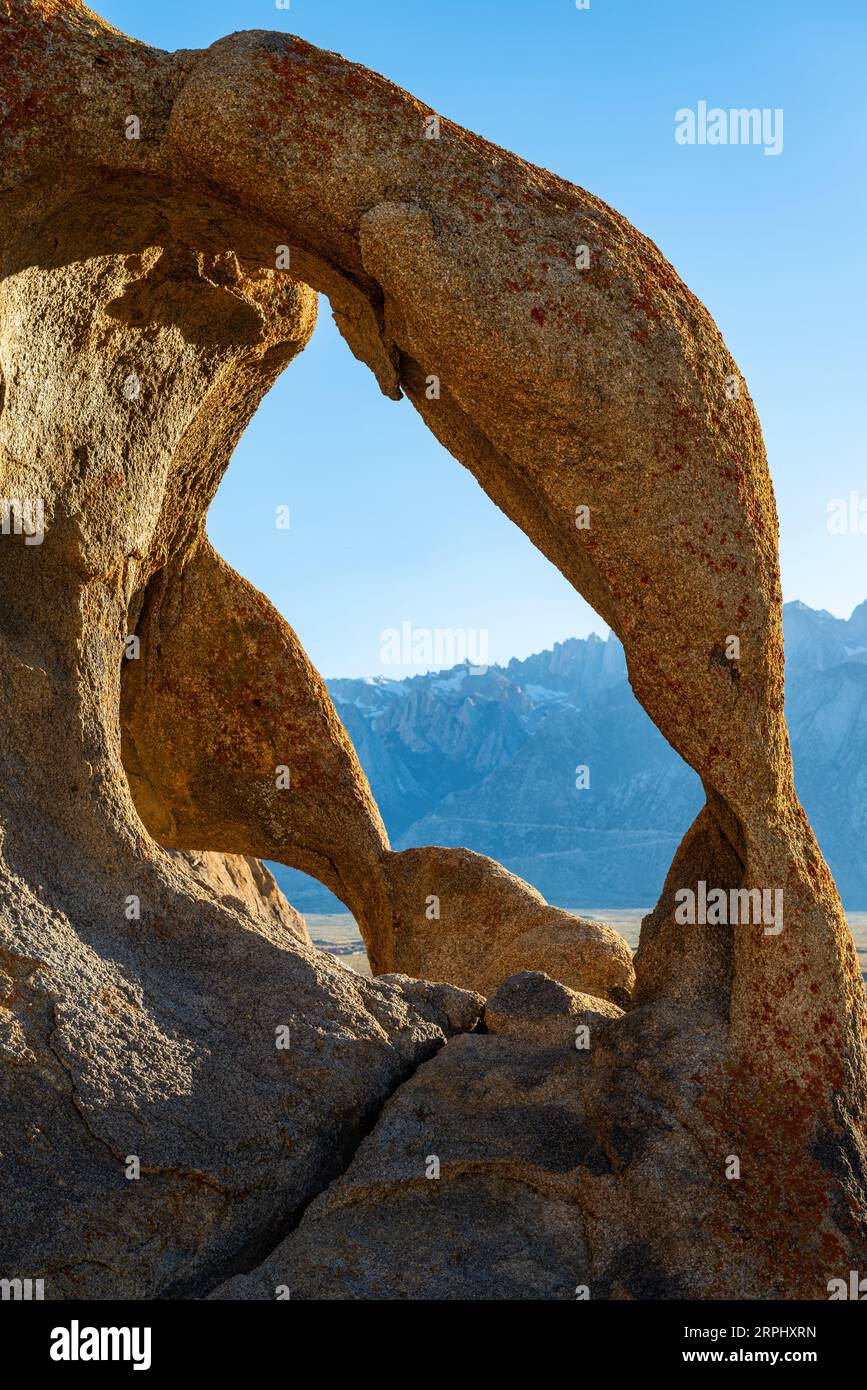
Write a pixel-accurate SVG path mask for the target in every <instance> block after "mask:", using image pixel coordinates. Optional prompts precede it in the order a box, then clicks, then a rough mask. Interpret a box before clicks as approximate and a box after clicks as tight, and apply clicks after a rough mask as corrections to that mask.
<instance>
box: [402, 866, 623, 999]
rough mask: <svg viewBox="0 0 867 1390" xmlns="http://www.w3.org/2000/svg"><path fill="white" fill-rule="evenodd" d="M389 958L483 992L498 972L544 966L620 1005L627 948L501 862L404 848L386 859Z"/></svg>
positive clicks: (430, 976)
mask: <svg viewBox="0 0 867 1390" xmlns="http://www.w3.org/2000/svg"><path fill="white" fill-rule="evenodd" d="M387 877H388V884H389V899H390V901H391V904H392V910H393V913H394V939H393V959H394V963H395V967H396V968H397V969H398V970H402V971H403V972H404V973H405V974H407V975H419V976H424V977H425V978H427V979H430V980H451V981H452V983H454V984H456V985H462V986H463V987H464V988H465V989H472V990H476V991H478V993H480V994H484V995H490V994H492V993H493V992H494V990H495V989H496V988H497V985H498V984H499V983H500V982H501V981H502V980H504V979H505V978H506V977H507V976H508V975H513V974H515V972H516V971H520V970H545V971H547V972H548V974H550V975H554V976H556V978H557V979H558V980H562V981H563V983H564V984H566V985H570V986H571V987H572V988H573V989H577V990H584V991H586V992H587V993H589V994H595V995H598V996H599V997H600V998H602V999H609V1000H611V1001H612V1002H613V1003H615V1004H620V1005H625V1004H627V1003H628V1001H629V996H630V994H631V992H632V988H633V985H634V983H635V976H634V972H633V968H632V952H631V951H630V949H629V947H628V946H627V944H626V942H625V941H624V940H623V938H622V937H621V936H620V935H619V934H618V933H617V932H615V931H613V930H612V929H611V927H606V926H605V925H604V924H603V923H601V922H591V921H588V920H587V919H586V918H583V917H578V916H577V915H576V914H575V913H573V912H565V911H563V910H562V909H561V908H556V907H551V906H550V905H549V904H548V903H546V902H545V899H544V898H543V897H542V895H541V893H537V892H536V890H535V888H531V886H530V885H529V884H528V883H524V881H523V880H522V879H520V878H516V876H515V875H514V874H510V873H509V872H508V870H506V869H504V868H503V867H502V865H500V864H496V863H495V862H494V860H492V859H487V858H485V856H484V855H481V854H473V853H472V852H471V851H470V850H466V849H444V848H441V847H439V846H436V845H432V846H426V847H425V848H424V849H407V850H404V851H403V852H402V853H400V854H393V855H391V856H390V857H389V859H388V862H387Z"/></svg>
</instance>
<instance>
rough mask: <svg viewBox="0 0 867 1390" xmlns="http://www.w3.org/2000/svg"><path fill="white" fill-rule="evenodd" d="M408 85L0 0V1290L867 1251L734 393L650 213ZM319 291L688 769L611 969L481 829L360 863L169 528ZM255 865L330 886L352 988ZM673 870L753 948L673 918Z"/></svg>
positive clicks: (747, 413) (189, 542) (280, 714)
mask: <svg viewBox="0 0 867 1390" xmlns="http://www.w3.org/2000/svg"><path fill="white" fill-rule="evenodd" d="M430 114H431V113H429V112H428V111H427V109H426V108H425V107H423V106H422V105H421V104H420V103H418V102H416V101H415V100H414V98H413V97H411V96H410V95H408V94H407V93H405V92H402V91H400V90H399V89H398V88H396V87H394V86H392V85H391V84H390V83H389V82H387V81H386V80H385V79H383V78H381V77H378V76H377V75H375V74H373V73H370V72H367V71H366V70H365V69H362V68H359V67H357V66H354V65H352V64H350V63H348V62H346V61H345V60H343V59H342V58H340V57H338V56H337V55H334V54H328V53H323V52H320V51H318V50H316V49H315V48H313V47H311V46H310V45H309V44H306V43H304V42H302V41H301V40H298V39H293V38H291V37H287V36H285V35H278V34H270V33H266V32H251V33H242V34H235V35H232V36H230V37H229V38H226V39H223V40H221V41H220V42H218V43H216V44H214V45H213V46H212V47H211V48H210V49H208V50H205V51H203V52H179V53H175V54H167V53H162V52H159V51H156V50H154V49H151V48H148V47H146V46H145V45H142V44H138V43H136V42H134V41H133V40H130V39H127V38H126V37H125V36H124V35H122V34H119V33H118V32H117V31H116V30H114V29H112V28H111V27H110V26H108V25H106V24H104V23H103V22H102V21H101V20H99V19H98V18H97V17H96V16H94V15H93V14H92V13H91V12H90V11H88V10H86V9H85V8H84V7H83V6H81V5H80V4H78V3H77V0H35V2H28V0H4V4H3V5H2V6H0V118H2V119H0V141H2V150H0V154H2V159H0V277H2V281H0V373H2V380H0V498H2V499H4V503H3V527H2V531H3V534H2V535H0V708H2V711H3V738H2V741H0V942H2V945H0V1010H2V1012H0V1041H2V1068H0V1116H2V1119H0V1139H2V1158H0V1276H2V1277H5V1278H26V1277H34V1278H42V1279H44V1281H45V1287H46V1296H47V1297H50V1298H60V1299H62V1298H72V1297H84V1298H116V1297H122V1298H154V1297H161V1298H205V1297H209V1296H212V1297H217V1298H221V1297H222V1298H237V1297H251V1298H256V1297H262V1298H275V1297H280V1296H284V1294H285V1291H288V1292H289V1293H290V1294H291V1296H292V1297H295V1298H297V1297H302V1298H305V1297H307V1298H320V1297H322V1298H351V1297H363V1298H379V1297H390V1298H393V1297H408V1298H426V1297H445V1298H459V1297H473V1298H528V1299H529V1298H570V1299H571V1298H574V1297H576V1296H582V1294H583V1293H588V1294H589V1296H590V1297H595V1298H600V1297H601V1298H606V1297H610V1298H669V1297H677V1296H681V1295H689V1296H695V1297H699V1298H718V1297H721V1296H722V1297H734V1298H738V1297H742V1298H746V1297H761V1298H772V1297H789V1298H826V1297H827V1287H828V1281H829V1279H831V1278H843V1279H846V1278H848V1275H849V1271H850V1270H853V1269H859V1268H863V1267H864V1265H865V1262H867V1239H865V1236H867V1232H865V1196H864V1181H865V1113H867V1071H865V1051H864V1007H865V999H864V991H863V987H862V984H861V980H860V976H859V973H858V969H857V964H856V958H855V952H854V948H853V944H852V940H851V936H850V933H849V931H848V928H847V926H846V923H845V919H844V917H843V914H842V910H841V907H840V902H839V898H838V896H837V892H836V889H835V887H834V883H833V881H832V879H831V876H830V873H829V872H828V869H827V867H826V865H825V863H824V861H823V860H822V857H821V855H820V853H819V850H818V848H817V845H816V842H815V839H814V837H813V834H812V831H811V829H810V826H809V823H808V821H807V818H806V816H805V815H804V813H803V811H802V809H801V807H800V805H799V803H798V800H797V797H796V795H795V791H794V787H793V782H792V772H791V756H790V750H789V742H788V735H787V731H786V726H785V720H784V717H783V644H782V630H781V622H780V586H779V571H778V562H777V546H776V537H777V521H776V512H775V506H774V499H773V494H772V490H771V485H770V479H769V476H768V471H767V465H766V460H765V455H764V448H763V445H762V439H761V432H760V429H759V423H758V420H757V417H756V413H755V410H754V408H753V405H752V402H751V400H750V397H749V393H748V391H747V389H746V386H745V384H744V383H743V381H742V379H741V377H740V374H739V372H738V370H737V367H736V364H735V363H734V362H733V361H732V359H731V356H730V354H729V353H728V351H727V349H726V347H725V345H724V343H723V342H722V339H721V338H720V335H719V333H718V331H717V329H716V327H715V325H714V324H713V322H712V321H711V319H710V317H709V315H708V314H707V312H706V311H705V310H704V309H703V307H702V306H701V305H700V304H699V303H698V301H697V300H696V299H695V297H694V296H693V295H692V294H691V293H690V292H689V290H688V289H687V288H686V287H685V286H684V285H683V283H682V282H681V281H680V280H679V279H678V277H677V275H676V273H675V272H674V270H673V269H672V268H671V267H670V266H669V265H668V263H667V262H666V261H665V260H664V258H663V257H662V255H661V254H660V252H659V251H658V250H657V248H656V247H655V246H653V244H652V243H650V242H649V241H648V240H647V239H646V238H644V237H643V236H641V235H640V233H638V232H637V231H635V229H634V228H632V227H631V226H630V225H629V224H628V223H627V222H626V221H625V220H624V219H623V218H621V217H620V216H619V215H618V214H617V213H616V212H614V211H613V210H612V209H610V208H608V207H606V206H605V205H604V204H602V203H601V202H599V201H598V200H597V199H595V198H594V197H592V195H590V194H588V193H586V192H584V191H583V190H581V189H579V188H575V187H572V186H571V185H568V184H566V183H564V182H563V181H562V180H560V179H558V178H556V177H555V176H553V175H551V174H549V173H547V172H546V171H544V170H542V169H538V168H535V167H533V166H531V165H528V164H526V163H525V162H523V161H522V160H520V159H518V158H516V157H515V156H513V155H511V154H509V153H508V152H506V151H503V150H500V149H497V148H495V147H493V146H491V145H489V144H487V143H486V142H485V141H483V140H480V139H479V138H478V137H476V136H474V135H472V134H471V133H470V132H467V131H464V130H461V129H460V128H458V127H456V126H454V125H452V124H451V123H450V122H448V121H446V120H443V121H442V122H441V123H439V125H438V126H436V127H435V128H436V130H437V138H431V139H429V138H427V137H426V134H425V132H426V131H429V130H430V129H432V127H431V124H430V122H429V120H428V117H429V116H430ZM58 132H62V138H60V136H59V134H58ZM316 291H321V292H323V293H324V294H326V295H327V296H328V298H329V300H330V302H331V307H332V311H333V313H334V315H335V319H336V321H337V323H338V326H339V327H340V330H341V332H342V333H343V334H344V336H345V337H346V339H347V341H348V343H349V345H350V347H351V348H352V350H353V351H354V352H355V354H356V355H357V356H358V357H359V358H360V359H361V360H363V361H364V362H366V363H367V365H368V366H369V367H370V369H371V371H372V372H373V373H374V375H375V377H376V378H377V380H378V382H379V384H380V386H381V388H382V389H383V391H384V392H385V393H386V394H387V395H389V396H391V397H393V398H395V399H397V398H398V397H400V396H401V395H402V394H403V395H406V396H407V397H408V398H409V399H410V400H411V401H412V403H413V404H414V405H415V406H416V407H417V409H418V410H419V411H420V413H421V414H422V416H423V418H424V419H425V421H426V423H427V424H428V425H429V427H430V428H431V429H432V430H433V431H434V433H435V434H436V435H437V437H438V438H439V439H441V440H442V442H443V443H444V444H445V445H446V446H447V447H448V448H449V449H451V451H452V452H453V453H454V454H455V455H456V457H458V458H459V459H460V460H461V461H462V462H463V463H464V464H466V466H467V467H468V468H470V469H471V470H472V472H473V473H474V474H475V475H476V477H477V478H478V479H479V481H480V483H481V485H482V486H483V487H484V488H485V489H486V491H487V492H488V493H489V495H490V496H491V497H492V499H493V501H494V502H495V503H496V504H497V505H498V506H500V507H502V508H503V510H504V511H506V512H507V513H508V514H509V516H511V517H512V518H513V519H514V520H515V521H516V523H517V524H519V525H521V526H522V527H523V528H524V529H525V531H526V532H527V534H528V535H530V536H531V538H532V539H533V540H534V542H535V543H536V544H537V545H538V546H539V547H540V549H542V550H543V551H544V553H545V554H546V555H548V556H549V557H550V558H551V559H552V560H553V561H554V562H555V563H556V564H557V565H558V566H559V567H560V569H561V570H562V571H563V573H564V574H565V575H566V576H567V577H568V578H569V579H570V580H571V581H572V582H573V583H574V584H575V585H576V587H577V588H578V589H580V591H581V592H582V593H583V594H584V595H585V597H586V598H587V599H588V600H589V601H590V602H591V603H592V604H593V605H594V606H595V607H596V609H597V610H598V612H599V613H600V614H601V615H602V617H603V618H604V619H605V621H606V622H607V623H608V624H609V625H610V626H611V628H612V629H613V631H614V632H615V633H616V634H617V636H618V637H619V638H620V640H621V642H622V643H623V647H624V651H625V656H626V662H627V667H628V670H629V676H630V681H631V684H632V686H633V689H634V691H635V693H636V695H637V697H638V699H639V700H640V701H641V703H642V704H643V706H644V708H645V709H646V710H647V712H648V714H649V715H650V716H651V718H652V719H653V720H654V722H655V723H656V724H657V726H658V727H659V729H660V730H661V731H662V733H663V734H664V735H665V737H666V738H667V739H668V740H669V742H670V743H671V744H672V745H673V746H674V747H675V748H676V749H677V751H678V752H679V753H680V754H681V755H682V756H683V757H684V758H685V759H686V761H687V762H688V763H689V764H690V765H691V766H692V767H693V768H694V769H695V770H696V772H697V773H698V774H699V776H700V778H701V780H702V784H703V787H704V790H705V795H706V798H707V801H706V804H705V806H704V807H703V809H702V810H701V811H700V813H699V815H698V817H697V819H696V821H695V823H694V824H693V826H692V828H691V829H690V830H689V831H688V833H687V835H686V836H685V838H684V840H683V842H682V844H681V845H680V847H679V849H678V851H677V854H676V856H675V860H674V863H673V864H672V867H671V869H670V871H669V875H668V878H667V880H666V883H665V887H664V889H663V893H662V896H661V898H660V901H659V903H658V905H657V907H656V908H655V909H654V911H653V912H652V913H651V914H650V915H649V916H648V918H647V919H646V920H645V923H644V925H643V930H642V937H641V945H640V949H639V952H638V955H637V958H636V961H635V965H634V970H633V962H632V959H631V955H630V952H629V950H628V948H627V946H626V944H625V943H624V942H623V941H622V939H621V938H620V937H619V936H618V935H617V933H615V932H614V931H612V930H611V929H610V928H607V927H605V926H604V925H602V924H599V923H592V922H585V921H582V920H581V919H580V918H576V917H574V916H573V915H572V914H568V913H563V912H560V911H557V910H556V909H552V908H550V907H549V906H548V904H546V903H545V901H544V899H542V898H541V897H540V895H539V894H537V893H535V892H534V891H533V890H532V889H530V888H529V887H528V886H527V885H526V884H524V883H522V881H521V880H520V879H517V878H515V877H514V876H513V875H511V874H509V873H507V872H506V870H504V869H502V868H501V867H500V866H499V865H497V864H496V863H494V862H493V861H492V860H490V859H487V858H485V857H483V856H480V855H473V854H471V853H470V852H469V851H466V850H462V849H459V848H442V847H439V848H438V847H426V848H420V849H413V850H407V851H404V852H401V853H395V852H393V851H392V850H391V848H390V846H389V844H388V839H387V836H386V833H385V829H384V827H383V823H382V820H381V817H380V815H379V812H378V809H377V807H376V804H375V802H374V799H373V797H372V795H371V792H370V788H369V786H368V784H367V781H366V779H365V777H364V775H363V773H362V771H361V768H360V766H359V764H358V760H357V758H356V756H355V752H354V749H353V747H352V744H351V742H350V740H349V738H348V736H347V734H346V732H345V730H344V729H343V726H342V725H341V723H340V720H339V718H338V716H337V714H336V712H335V709H334V707H333V705H332V703H331V701H330V699H329V697H328V694H327V692H326V690H325V687H324V685H323V683H322V680H321V679H320V677H319V675H318V673H317V672H316V671H315V670H314V669H313V667H312V666H311V664H310V662H309V660H308V658H307V656H306V654H305V652H304V651H303V649H302V647H301V645H300V643H299V642H298V639H297V637H296V636H295V634H294V632H293V631H292V629H291V628H290V627H289V626H288V624H287V623H286V622H285V621H284V619H283V618H282V617H281V616H280V615H279V614H278V613H277V612H276V611H275V610H274V609H273V608H272V607H271V605H270V604H269V603H268V602H267V600H266V599H265V598H264V597H263V596H262V595H261V594H259V593H257V592H256V591H255V590H254V589H252V587H251V586H250V585H249V584H247V583H246V582H245V581H244V580H243V579H242V578H241V577H240V576H238V575H237V574H235V573H234V572H233V571H232V570H231V569H230V568H229V567H228V566H227V565H226V564H225V563H224V562H223V561H222V560H221V558H220V557H219V556H218V555H217V554H216V553H215V552H214V550H213V549H212V548H211V546H210V545H209V543H208V541H207V539H206V536H205V530H204V525H205V515H206V512H207V508H208V505H209V503H210V501H211V498H212V497H213V494H214V492H215V490H216V487H217V485H218V483H219V479H220V476H221V474H222V472H223V470H224V469H225V467H226V464H227V462H228V459H229V457H230V455H231V452H232V449H233V448H234V445H235V443H236V442H237V439H238V438H239V436H240V434H241V432H242V431H243V429H244V426H245V424H246V422H247V421H248V419H249V418H250V416H251V415H252V413H253V412H254V410H255V409H256V406H257V404H258V402H259V400H260V399H261V396H262V394H263V393H264V392H265V391H266V390H267V389H268V387H269V385H270V384H271V383H272V381H273V380H274V379H275V377H276V375H277V374H278V373H279V372H280V371H281V370H283V368H284V367H286V366H287V365H288V364H289V363H290V362H291V360H292V358H293V357H294V356H296V355H297V353H299V352H300V351H302V350H303V348H304V346H305V344H306V343H307V341H308V340H309V337H310V335H311V333H312V331H313V328H314V323H315V316H316ZM431 378H435V380H436V383H437V388H436V390H432V389H431ZM579 517H580V519H581V525H576V520H577V519H578V518H579ZM732 639H736V640H735V641H734V642H733V640H732ZM224 856H231V857H230V858H224ZM262 858H268V859H272V860H275V861H277V862H279V863H282V864H287V865H290V866H292V867H294V868H298V869H301V870H303V871H304V872H306V873H309V874H312V875H313V876H314V877H316V878H317V879H319V881H320V882H322V883H324V884H325V885H326V886H327V887H328V888H329V889H330V890H331V891H332V892H333V893H335V894H336V896H337V897H338V898H339V899H340V900H341V901H342V902H343V903H344V904H345V905H346V906H347V908H348V909H349V910H350V911H351V912H352V913H353V915H354V916H355V917H356V920H357V921H358V922H359V925H360V927H361V930H362V932H363V934H364V938H365V942H366V946H367V951H368V955H369V958H370V962H371V967H372V970H373V972H374V976H375V978H374V979H372V980H362V979H360V978H358V977H356V976H354V975H352V974H351V973H350V972H348V971H347V970H345V969H344V968H343V967H342V966H341V965H340V964H339V963H337V962H334V961H332V960H330V959H329V958H328V957H327V956H325V955H324V954H322V953H319V952H317V951H316V950H315V949H314V948H313V947H312V945H311V944H310V943H309V941H308V940H307V939H306V934H305V931H304V927H303V924H302V923H301V922H300V921H299V920H298V918H297V916H296V915H295V914H294V913H293V912H292V911H291V909H289V908H288V907H286V906H283V905H281V903H280V902H279V900H278V899H276V898H275V897H274V895H273V891H272V889H271V887H270V886H269V883H268V880H267V879H266V878H265V877H264V876H263V874H262V872H261V871H260V869H259V867H258V865H257V863H256V862H255V861H257V860H259V859H262ZM251 861H252V862H251ZM708 887H710V890H711V891H712V892H714V893H718V894H720V895H721V896H722V898H723V899H724V900H725V901H726V902H728V901H738V902H741V903H746V904H749V903H750V902H751V901H752V898H751V897H750V895H757V901H758V902H759V903H761V902H762V901H763V895H765V894H768V895H771V897H772V898H773V900H774V902H776V901H777V895H778V894H782V895H783V899H784V926H783V924H782V921H781V923H780V929H779V930H776V929H775V930H773V931H770V930H768V926H769V924H768V922H767V921H765V920H764V918H762V917H761V916H756V915H755V914H754V915H753V916H752V917H750V915H749V913H748V912H747V915H746V917H745V918H744V919H743V920H738V921H734V922H732V921H727V923H726V925H725V926H723V925H720V924H719V922H718V921H715V920H713V919H709V918H708V916H707V914H704V916H703V917H701V918H698V919H697V918H695V916H693V918H692V919H690V918H689V915H688V914H687V915H686V916H684V914H683V912H682V907H683V902H684V894H686V895H687V897H688V896H689V894H692V895H693V901H695V897H696V893H697V891H698V889H699V888H702V891H703V892H704V891H705V890H706V889H707V888H708ZM263 895H264V896H263ZM732 895H734V896H733V897H732ZM739 895H743V896H742V897H741V896H739ZM706 896H707V895H706V893H705V897H702V898H701V901H702V902H705V900H706ZM775 925H776V919H775ZM431 977H434V978H435V979H436V980H437V981H438V982H437V983H431V982H430V980H431ZM281 1291H282V1292H281Z"/></svg>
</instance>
